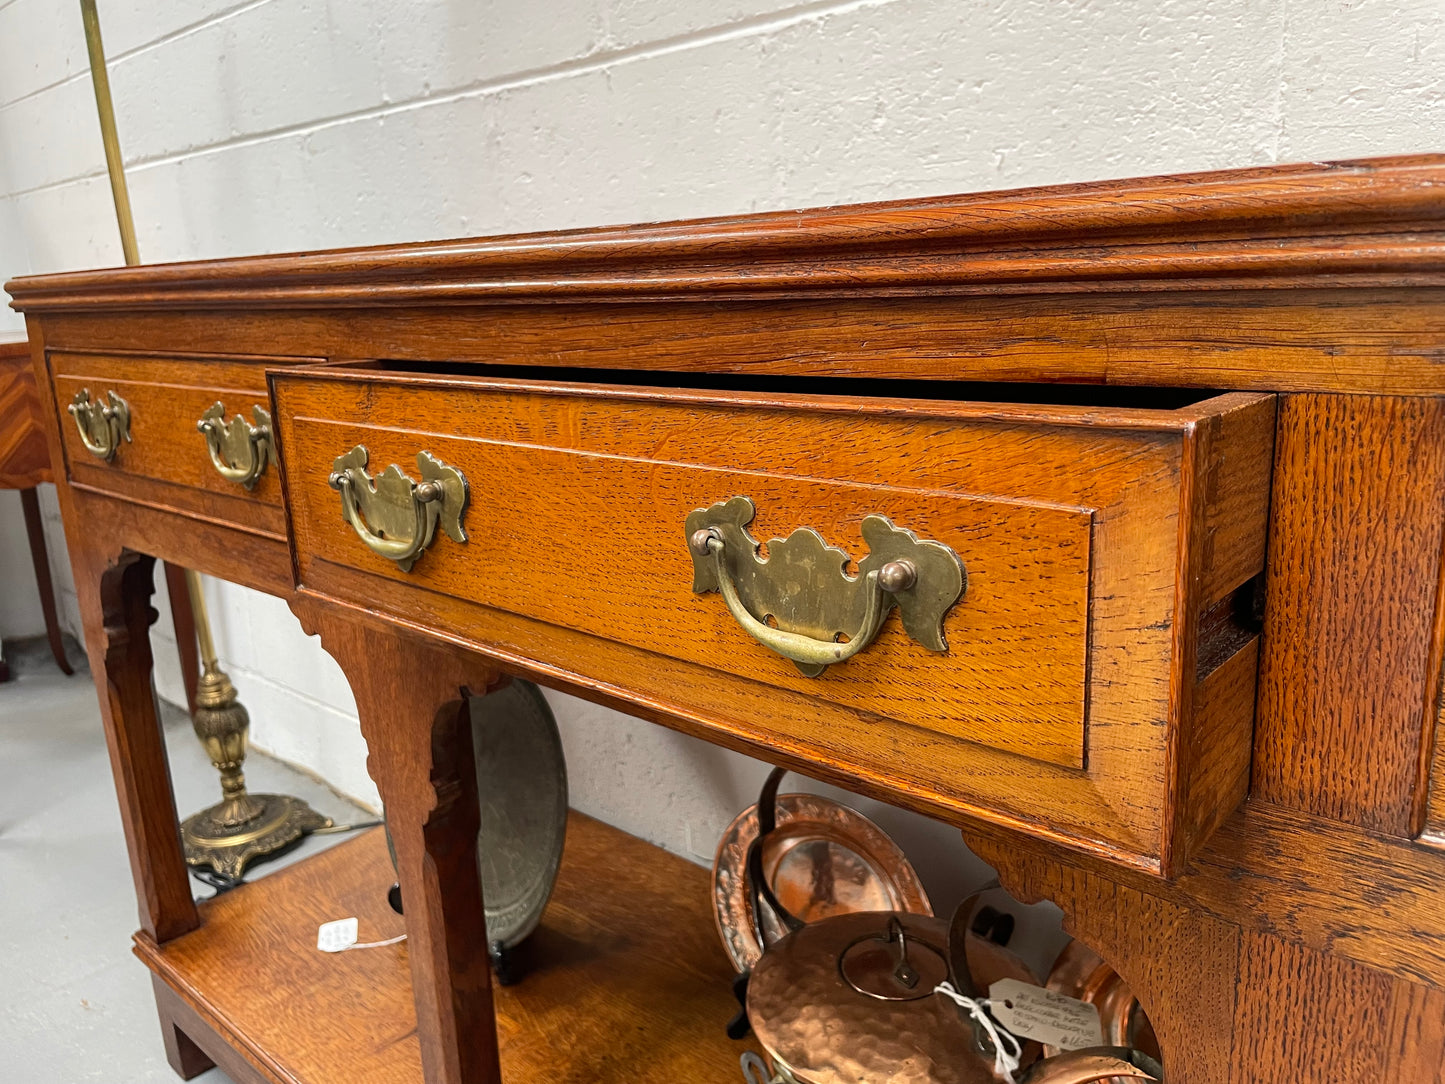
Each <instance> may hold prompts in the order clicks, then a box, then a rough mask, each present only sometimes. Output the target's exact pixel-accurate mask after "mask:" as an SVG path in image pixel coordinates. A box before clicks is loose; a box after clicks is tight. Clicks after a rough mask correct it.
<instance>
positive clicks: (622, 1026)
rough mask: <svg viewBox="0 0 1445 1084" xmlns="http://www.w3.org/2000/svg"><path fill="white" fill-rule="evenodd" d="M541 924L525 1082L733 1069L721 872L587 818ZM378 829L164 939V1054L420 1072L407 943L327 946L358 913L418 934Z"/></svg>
mask: <svg viewBox="0 0 1445 1084" xmlns="http://www.w3.org/2000/svg"><path fill="white" fill-rule="evenodd" d="M567 827H568V837H567V849H566V853H565V855H564V857H563V863H562V872H561V876H560V878H559V880H558V884H557V889H556V892H555V893H554V895H553V897H552V900H551V903H550V904H549V905H548V908H547V913H546V915H545V916H544V918H543V922H542V926H541V927H540V928H539V929H538V931H537V932H536V933H535V934H534V935H533V936H532V937H531V938H530V939H529V940H528V941H526V942H524V944H523V945H522V947H521V948H520V949H519V951H518V958H519V962H520V964H521V966H522V969H523V974H522V979H521V981H520V982H519V983H517V984H516V985H515V986H509V987H497V988H496V989H495V991H494V995H493V996H494V998H495V1004H496V1010H497V1033H498V1036H499V1039H500V1046H501V1060H502V1068H503V1072H504V1074H505V1075H506V1077H507V1079H509V1080H589V1081H597V1082H599V1084H607V1082H611V1081H617V1082H619V1084H620V1082H622V1081H633V1080H639V1079H647V1080H653V1079H656V1080H721V1079H728V1078H729V1077H730V1075H731V1072H732V1070H731V1069H730V1068H729V1067H730V1066H733V1065H735V1064H736V1062H737V1059H738V1057H739V1055H740V1054H741V1053H742V1052H743V1051H744V1050H745V1049H747V1045H746V1044H744V1043H737V1042H733V1041H731V1040H729V1039H728V1038H727V1037H726V1035H725V1034H724V1027H725V1026H726V1024H727V1021H728V1019H729V1018H730V1017H731V1016H732V1014H733V1013H734V1012H736V1010H737V1005H736V1003H735V1002H734V1001H733V998H732V996H731V994H730V992H729V990H730V984H731V981H732V970H731V968H730V967H729V966H728V963H727V960H726V957H725V956H724V954H723V951H722V947H721V946H720V945H719V944H718V941H717V934H716V931H715V930H714V929H713V920H712V915H711V912H710V910H709V907H708V901H709V900H710V898H711V896H710V892H709V884H708V876H707V873H706V871H704V870H702V869H699V868H698V867H696V866H694V865H692V864H691V863H690V862H687V861H685V860H684V859H681V858H678V857H676V856H674V855H669V854H667V853H666V852H664V851H662V850H661V849H660V848H657V847H654V846H652V845H651V844H648V843H644V842H643V841H641V840H639V839H636V838H635V837H632V836H629V835H626V834H625V833H623V832H619V831H618V830H617V829H615V828H610V827H608V826H606V825H604V824H602V823H600V822H598V821H595V820H592V819H591V818H589V817H585V816H582V815H580V814H577V813H574V814H572V815H571V818H570V819H569V821H568V826H567ZM393 878H394V874H393V872H392V869H391V865H390V862H389V860H388V859H387V854H386V844H385V841H384V838H383V836H382V833H381V831H380V830H375V829H374V830H372V831H370V832H367V833H366V834H365V835H364V836H361V837H360V838H357V839H355V840H350V841H348V842H346V843H344V844H341V845H339V846H337V847H333V848H331V849H330V850H328V851H325V852H323V853H322V854H320V855H317V856H316V857H314V858H311V859H308V860H307V861H305V862H302V863H298V864H297V865H295V866H291V867H289V868H287V869H285V870H281V871H278V872H277V873H275V874H272V875H271V876H268V877H264V878H261V879H259V880H257V881H254V882H251V883H248V884H246V885H243V886H241V887H240V888H238V889H236V890H234V891H232V892H229V893H226V894H224V895H222V896H220V897H218V898H216V899H215V900H212V901H209V902H208V903H205V904H203V905H202V906H201V926H200V928H199V929H197V930H195V931H194V932H192V933H190V934H187V935H185V936H183V937H179V938H176V939H175V940H173V941H170V942H167V943H166V944H165V945H157V944H156V943H155V942H154V941H153V940H152V939H151V938H149V937H147V936H146V935H144V934H140V935H137V937H136V954H137V955H138V956H139V957H140V958H141V959H142V960H144V961H145V963H146V965H147V966H148V967H150V968H151V970H152V971H153V972H154V973H155V985H156V1002H157V1005H158V1007H159V1010H160V1014H161V1025H162V1030H163V1032H164V1037H165V1042H166V1052H167V1055H168V1057H169V1059H170V1062H171V1065H172V1067H173V1068H175V1069H176V1071H177V1072H178V1073H179V1074H180V1075H181V1076H182V1077H184V1078H187V1079H188V1078H189V1077H191V1076H194V1075H196V1074H197V1073H199V1072H201V1071H202V1070H204V1069H205V1068H207V1067H208V1066H209V1065H210V1064H211V1062H214V1063H215V1064H217V1065H220V1066H221V1067H222V1069H224V1070H225V1071H226V1072H227V1073H228V1074H229V1075H230V1076H231V1077H232V1079H234V1080H235V1081H236V1082H237V1084H260V1082H267V1084H313V1082H315V1084H320V1082H325V1081H340V1080H344V1081H353V1082H358V1084H359V1082H366V1084H393V1082H396V1084H400V1082H403V1081H405V1082H416V1081H420V1080H421V1079H422V1068H421V1054H420V1050H419V1048H418V1044H417V1037H416V1012H415V1009H414V1007H413V1004H412V989H411V971H410V967H409V964H408V959H407V950H406V943H405V942H402V943H401V944H398V945H394V946H386V947H382V948H374V949H353V950H351V951H348V952H342V953H335V954H329V953H323V952H320V951H318V950H317V948H316V927H317V926H318V925H320V924H321V923H322V922H325V921H328V920H330V919H335V918H345V917H347V916H350V915H354V916H356V917H357V918H358V919H360V924H361V939H362V941H363V942H368V941H380V940H385V939H387V938H390V937H395V936H397V935H398V934H400V933H402V932H403V931H404V929H405V925H404V923H403V920H402V919H401V917H400V916H398V915H396V914H394V913H393V912H392V911H391V909H390V908H389V907H388V905H387V902H386V889H387V887H388V886H389V885H390V884H391V882H392V880H393Z"/></svg>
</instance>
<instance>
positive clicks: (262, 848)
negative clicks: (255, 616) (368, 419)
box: [80, 0, 331, 879]
mask: <svg viewBox="0 0 1445 1084" xmlns="http://www.w3.org/2000/svg"><path fill="white" fill-rule="evenodd" d="M80 14H81V19H82V21H83V22H84V24H85V47H86V50H87V52H88V53H89V54H90V78H91V82H92V84H93V85H94V86H95V108H96V112H97V113H98V114H99V117H100V137H101V141H102V142H103V143H104V144H105V165H106V170H107V171H108V172H109V174H110V192H111V195H112V196H113V197H114V199H115V217H116V224H117V225H118V226H119V227H120V244H121V250H122V251H123V252H124V253H125V262H126V265H127V266H131V265H134V264H138V263H140V252H139V250H138V249H137V248H136V240H135V220H134V219H133V218H132V217H131V211H130V193H129V191H128V190H127V188H126V183H125V163H124V162H123V161H122V160H121V156H120V139H119V137H118V136H117V133H116V127H115V109H114V108H113V106H112V105H111V98H110V76H109V73H108V72H107V71H106V67H105V49H104V47H103V46H102V44H101V40H100V17H99V15H98V14H97V13H96V9H95V0H80ZM186 587H187V589H188V591H187V593H188V594H189V595H190V596H191V612H192V613H193V614H194V615H195V621H196V639H197V641H198V642H199V644H200V655H201V659H200V661H201V677H200V680H199V682H198V683H197V686H196V704H195V710H194V711H193V712H192V714H191V725H192V726H193V727H195V731H196V737H197V738H199V739H200V741H201V744H202V745H203V746H204V747H205V750H206V754H207V755H208V756H209V757H210V758H211V763H212V764H214V765H215V766H216V769H217V770H218V771H219V772H220V773H221V801H220V802H219V803H217V804H216V805H213V806H211V807H209V808H207V809H203V810H201V812H199V813H196V814H193V815H192V816H190V817H187V818H186V819H185V821H184V822H183V823H182V824H181V841H182V843H183V844H184V845H185V852H186V862H187V863H189V864H190V865H192V866H209V867H211V868H212V869H214V870H215V871H216V872H217V873H219V874H222V875H223V876H225V877H229V878H233V879H237V878H239V877H240V876H241V874H242V873H243V872H244V870H245V868H246V866H247V865H248V864H249V863H250V862H253V861H255V860H256V859H258V858H263V857H265V856H266V855H269V854H274V853H275V852H277V851H279V850H282V849H283V848H285V847H287V846H289V845H290V844H292V843H294V842H295V841H296V840H298V839H300V838H301V837H302V836H303V835H305V834H306V833H307V832H313V831H315V830H316V829H318V828H325V827H329V826H330V824H331V819H330V818H329V817H323V816H321V814H319V813H317V812H315V811H314V810H313V809H312V808H311V807H310V806H308V805H307V804H306V803H305V802H303V801H302V800H301V799H300V798H292V797H291V796H289V795H286V794H250V793H248V792H247V790H246V777H245V775H244V774H243V773H242V771H241V764H242V762H244V761H245V759H246V739H247V733H248V731H249V730H250V725H251V719H250V715H249V714H248V713H247V711H246V709H245V707H244V706H243V705H242V704H241V702H240V701H239V700H237V699H236V689H235V687H234V686H233V685H232V684H231V679H230V678H229V677H227V676H226V674H225V671H223V670H222V669H221V667H220V665H219V664H218V663H217V661H216V647H215V642H214V641H213V640H212V639H211V622H210V618H209V615H208V614H207V613H206V600H205V597H204V596H203V595H202V594H201V577H200V576H199V575H198V574H197V573H195V572H194V571H192V570H191V569H186Z"/></svg>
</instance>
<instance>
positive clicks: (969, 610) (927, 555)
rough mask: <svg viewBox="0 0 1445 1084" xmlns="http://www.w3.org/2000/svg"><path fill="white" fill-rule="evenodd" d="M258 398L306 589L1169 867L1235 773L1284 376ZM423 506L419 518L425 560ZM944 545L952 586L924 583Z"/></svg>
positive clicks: (1249, 709) (909, 791)
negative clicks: (1081, 397) (883, 579)
mask: <svg viewBox="0 0 1445 1084" xmlns="http://www.w3.org/2000/svg"><path fill="white" fill-rule="evenodd" d="M272 391H273V395H274V402H275V406H276V410H277V427H278V432H279V437H280V442H281V447H282V449H283V456H284V460H285V471H286V489H287V494H288V513H289V517H290V525H291V529H292V537H293V541H294V546H295V551H296V563H297V570H298V574H299V577H300V584H301V586H302V588H303V589H305V590H308V591H315V592H318V593H321V594H324V595H327V596H329V597H333V598H338V599H341V600H343V601H347V602H352V603H356V604H362V605H366V606H368V607H371V608H375V609H378V610H380V611H382V612H384V613H388V614H390V615H391V616H393V617H394V618H397V619H400V620H403V621H406V622H410V623H414V624H417V625H421V626H424V627H428V628H431V629H435V630H438V631H442V632H444V633H446V634H448V635H451V636H458V635H460V636H461V637H463V638H464V639H466V640H468V641H470V642H471V643H474V644H475V645H477V646H478V647H480V648H481V649H482V650H484V651H487V652H490V653H491V654H493V655H495V656H497V657H499V658H501V659H503V660H504V661H508V662H511V663H513V664H515V665H519V666H524V667H526V668H528V669H530V670H532V671H533V672H534V673H539V674H541V676H543V677H544V679H545V678H547V677H548V676H552V677H555V679H557V680H560V681H561V682H563V683H565V684H569V685H571V686H572V687H574V688H580V689H581V690H582V691H583V692H584V693H587V694H590V695H593V696H595V697H597V698H599V699H603V700H610V701H616V702H628V703H630V704H631V706H632V708H633V710H640V711H641V712H642V713H643V714H647V715H652V716H655V717H658V718H662V719H664V720H665V721H668V722H671V723H672V724H674V725H679V726H681V727H682V728H684V729H688V730H693V731H696V732H699V733H704V734H706V735H707V736H709V737H711V738H713V739H714V740H720V741H723V742H724V743H726V744H732V745H735V746H738V747H743V748H748V749H751V750H753V751H754V752H760V754H761V755H763V756H765V757H767V756H772V757H774V758H777V759H794V760H797V759H802V758H807V759H808V760H810V761H815V762H820V763H822V764H824V765H826V766H827V770H828V771H829V772H830V773H831V774H833V775H835V776H837V777H839V778H843V779H847V780H848V781H850V782H851V783H852V784H853V785H856V786H862V787H864V788H865V789H877V790H879V791H881V790H882V789H884V788H887V789H889V790H895V791H901V792H902V793H903V794H905V795H907V796H908V798H909V800H910V801H912V802H913V804H915V805H917V806H919V807H920V808H924V809H927V810H930V811H933V812H943V813H945V814H947V815H952V816H954V817H956V818H962V817H984V818H988V819H990V820H994V821H999V822H1003V823H1008V824H1011V825H1014V826H1017V827H1020V828H1023V829H1026V830H1029V831H1033V832H1036V833H1040V834H1044V835H1047V836H1049V837H1051V838H1055V839H1058V840H1060V841H1063V842H1067V843H1069V844H1070V845H1073V846H1076V847H1079V848H1081V849H1084V850H1088V851H1091V852H1094V853H1098V854H1103V855H1107V856H1109V857H1112V858H1114V859H1116V860H1120V861H1125V862H1128V863H1129V864H1131V865H1135V866H1139V867H1143V868H1146V869H1150V870H1153V871H1155V872H1162V873H1166V874H1167V873H1170V872H1172V871H1173V870H1175V869H1177V868H1178V866H1179V864H1180V863H1181V862H1182V861H1183V860H1184V858H1185V857H1186V856H1187V854H1188V852H1189V850H1190V848H1191V847H1192V846H1194V845H1196V844H1197V843H1198V842H1199V841H1201V840H1202V839H1203V838H1204V836H1206V835H1207V834H1208V832H1209V831H1210V830H1212V828H1213V827H1214V826H1215V825H1216V824H1217V823H1218V822H1219V820H1220V819H1222V817H1223V816H1225V815H1226V814H1227V813H1228V812H1229V811H1230V810H1231V809H1232V808H1233V807H1234V806H1235V805H1237V804H1238V802H1239V800H1240V799H1241V797H1242V796H1243V793H1244V789H1245V786H1246V783H1247V776H1248V764H1249V736H1250V729H1251V724H1252V718H1253V700H1254V680H1255V675H1254V671H1255V653H1256V646H1257V638H1256V635H1255V631H1254V628H1253V627H1252V624H1251V620H1250V616H1249V610H1250V606H1249V598H1248V597H1247V596H1249V593H1250V592H1249V583H1250V581H1251V580H1252V578H1253V577H1255V576H1256V575H1257V574H1258V573H1259V572H1260V571H1261V569H1262V565H1263V553H1264V533H1265V518H1266V514H1267V504H1268V487H1269V473H1270V457H1271V448H1272V433H1273V418H1274V403H1273V399H1272V397H1269V396H1261V395H1244V394H1241V395H1225V396H1220V397H1216V398H1210V399H1207V400H1205V401H1202V402H1198V403H1195V404H1192V405H1188V406H1184V407H1180V408H1177V409H1170V410H1165V409H1122V408H1109V407H1100V406H1070V405H1041V406H1007V405H998V404H992V403H977V402H973V403H970V402H949V401H939V400H922V399H899V398H856V397H847V398H845V397H839V396H827V395H816V394H806V393H803V394H799V393H794V394H770V393H768V392H765V391H764V392H730V393H726V394H723V393H719V392H707V391H700V390H692V391H688V390H667V391H663V390H648V389H637V388H627V387H621V386H607V385H598V386H587V385H581V384H564V383H541V382H533V381H517V380H485V379H482V378H479V377H478V378H473V377H466V376H455V377H446V376H422V375H407V374H402V373H396V372H387V371H384V370H365V369H354V370H316V371H313V372H310V373H301V372H289V373H274V374H273V388H272ZM419 453H426V454H427V456H428V457H430V458H429V459H428V460H427V465H426V466H425V469H423V465H422V463H421V462H420V461H419V460H418V454H419ZM393 465H395V468H396V469H394V470H393V469H391V468H392V467H393ZM451 471H455V472H458V473H459V475H460V476H461V478H463V479H465V481H466V483H467V486H468V490H469V494H468V495H469V501H468V503H467V505H466V507H465V510H464V511H463V512H461V514H460V516H458V515H457V512H458V508H459V505H458V504H457V502H456V499H455V498H456V497H457V495H458V493H459V490H458V488H457V485H458V483H457V479H456V476H455V475H453V474H451V473H450V472H451ZM383 472H385V473H386V475H387V476H389V477H379V476H383ZM418 484H425V485H426V486H428V487H429V488H427V489H423V490H422V491H421V492H422V494H423V496H426V497H430V498H431V500H430V501H425V500H424V501H421V502H420V504H418V503H416V496H417V492H418V491H417V490H416V488H415V486H416V485H418ZM334 486H340V487H341V489H342V490H345V491H346V493H345V494H343V493H342V492H340V491H338V489H337V488H334ZM448 487H451V488H450V490H448ZM343 496H346V497H347V499H349V500H350V501H351V504H352V509H353V511H352V515H351V521H350V522H349V521H348V519H347V518H345V517H344V516H343ZM428 504H429V505H431V506H432V507H433V508H434V509H435V510H436V512H437V513H438V514H437V515H436V516H435V517H434V518H433V520H432V523H433V524H434V527H435V529H434V535H433V537H432V540H431V542H430V544H429V545H428V546H427V547H426V548H425V549H424V550H422V551H421V552H420V555H419V556H414V555H410V554H407V553H406V551H407V549H408V547H407V545H406V543H407V542H408V541H410V540H411V539H412V536H413V535H414V534H415V530H416V527H417V525H418V524H420V523H421V522H422V520H421V519H419V518H418V516H420V515H422V511H419V510H420V509H422V506H423V505H428ZM879 517H881V518H879ZM449 520H454V521H452V522H449ZM358 527H359V528H361V530H362V531H365V532H366V533H368V534H369V535H371V537H370V539H369V544H368V543H367V542H364V541H363V539H362V538H361V537H360V531H358V529H357V528H358ZM703 528H706V529H709V530H713V534H714V535H716V536H718V537H719V544H716V545H714V544H710V543H708V542H707V540H706V539H701V540H700V539H699V537H698V532H699V530H700V529H703ZM714 528H715V530H714ZM799 529H806V532H805V533H804V534H803V535H802V536H800V535H796V534H794V532H796V531H798V530H799ZM904 532H907V533H904ZM790 536H791V537H790ZM463 538H464V541H459V539H463ZM781 539H788V542H787V543H786V544H783V543H781V542H780V541H779V540H781ZM751 540H755V541H756V543H759V544H761V545H762V546H763V550H762V552H761V553H758V554H754V553H753V552H752V544H753V543H752V541H751ZM920 543H922V546H921V547H920V545H919V544H920ZM874 550H877V551H878V553H877V554H876V555H873V556H870V554H872V553H873V551H874ZM378 551H381V552H378ZM838 551H841V552H838ZM386 554H389V556H388V555H386ZM398 557H400V560H398V559H397V558H398ZM895 558H897V559H899V560H902V561H903V564H904V565H908V566H909V567H910V568H911V569H912V570H913V572H914V573H915V574H916V575H917V576H918V577H919V579H918V582H916V583H914V584H901V583H894V584H893V585H892V586H894V587H895V588H896V590H894V591H893V592H889V591H886V590H883V589H882V588H880V587H879V585H878V582H875V581H879V580H880V576H878V575H871V576H870V573H877V572H879V571H880V570H881V569H882V567H883V565H884V564H885V563H887V564H890V565H894V571H895V572H896V571H897V566H896V565H895V564H894V559H895ZM950 561H952V562H953V564H954V566H956V567H955V573H954V574H955V576H956V581H955V583H954V584H953V586H949V584H947V583H946V582H945V583H943V584H942V585H941V586H940V585H939V583H938V582H937V581H935V580H933V579H932V578H930V579H929V580H928V582H927V583H924V582H922V574H923V572H924V571H925V568H924V566H928V567H929V568H930V569H932V570H933V572H937V573H938V574H939V575H941V576H942V578H943V580H945V581H946V580H947V579H948V565H949V563H950ZM845 562H846V563H847V571H848V572H850V573H852V575H851V576H845ZM905 571H906V570H905ZM930 575H931V574H930ZM720 578H727V579H729V580H730V581H731V582H730V584H729V585H727V586H729V587H731V590H730V591H726V590H723V589H722V588H723V587H724V585H723V584H721V583H720V582H719V580H720ZM905 578H906V577H905ZM960 589H961V594H960V593H959V591H960ZM830 592H831V594H830ZM950 592H952V593H953V595H954V596H956V597H954V598H944V597H942V596H946V595H949V593H950ZM823 595H829V598H828V599H824V598H822V596H823ZM933 596H938V597H933ZM930 599H931V604H932V612H929V605H928V604H929V602H930ZM950 601H951V602H952V604H951V605H948V603H949V602H950ZM895 603H896V606H895ZM870 606H872V607H876V609H875V610H872V611H870ZM737 611H741V612H740V613H739V612H737ZM876 612H882V613H883V614H884V615H885V616H884V618H883V621H882V624H881V625H878V623H877V621H876V620H873V619H871V614H873V613H876ZM939 614H942V617H941V626H940V623H939ZM905 618H907V621H906V622H905ZM760 626H767V627H766V628H764V627H760ZM905 626H907V627H905ZM875 628H876V632H875V631H874V630H875ZM776 633H784V634H788V633H791V634H792V635H791V636H783V637H779V636H777V635H776ZM939 633H941V639H939V638H938V634H939ZM762 640H769V641H771V645H769V644H765V643H763V642H761V641H762ZM778 641H783V642H782V643H781V645H780V643H779V642H778ZM804 641H807V642H806V643H804ZM855 641H857V647H856V648H855ZM864 644H866V646H863V645H864ZM800 645H801V646H800ZM859 648H861V649H859ZM940 648H942V650H940ZM800 649H801V650H804V651H805V654H806V653H807V652H822V653H823V655H825V656H826V655H829V654H830V653H832V654H837V653H842V654H847V653H848V652H847V650H844V649H853V650H856V653H854V654H852V656H851V657H850V658H848V659H847V660H846V661H841V662H836V663H833V664H831V665H827V666H826V667H824V668H823V669H822V670H821V672H817V664H816V661H815V662H813V663H812V664H811V665H805V666H804V667H801V668H800V666H799V665H798V664H797V663H795V662H793V661H789V659H788V658H785V657H784V656H783V654H780V651H787V652H790V653H791V652H795V651H797V650H800ZM807 657H808V658H813V656H812V655H808V656H807ZM805 669H806V670H808V671H809V672H807V673H805V672H804V670H805ZM813 770H815V771H816V770H817V769H816V768H814V769H813Z"/></svg>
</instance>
